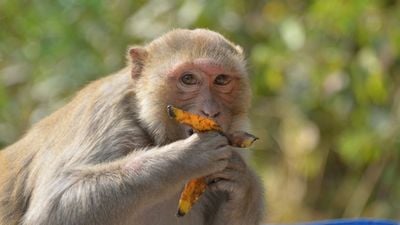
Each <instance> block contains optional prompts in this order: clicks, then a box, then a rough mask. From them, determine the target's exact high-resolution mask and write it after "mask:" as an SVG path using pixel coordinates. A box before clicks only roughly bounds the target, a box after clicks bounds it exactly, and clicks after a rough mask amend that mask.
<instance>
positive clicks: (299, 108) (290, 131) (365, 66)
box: [0, 0, 400, 222]
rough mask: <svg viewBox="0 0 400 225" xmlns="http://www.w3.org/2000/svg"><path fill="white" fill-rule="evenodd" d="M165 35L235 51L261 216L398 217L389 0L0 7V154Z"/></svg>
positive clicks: (0, 3) (397, 39)
mask: <svg viewBox="0 0 400 225" xmlns="http://www.w3.org/2000/svg"><path fill="white" fill-rule="evenodd" d="M174 27H188V28H195V27H207V28H210V29H212V30H216V31H218V32H221V33H222V34H224V35H225V36H227V37H228V38H229V39H231V40H233V41H235V42H236V43H238V44H240V45H242V46H243V47H244V48H245V50H246V53H247V55H248V67H249V70H250V72H251V79H252V86H253V91H254V99H253V100H254V101H253V108H252V113H251V116H252V121H253V127H254V133H256V134H257V135H258V136H260V138H261V139H260V141H259V142H258V143H257V144H256V146H255V147H254V151H253V152H254V154H253V157H252V159H253V162H254V163H253V166H254V167H256V168H257V170H258V172H259V173H260V175H261V176H262V178H263V180H264V183H265V186H266V194H267V196H268V197H267V200H268V217H269V218H268V221H270V222H293V221H305V220H314V219H327V218H339V217H359V216H363V217H386V218H393V219H400V204H399V202H400V179H399V178H400V163H399V157H400V130H399V129H400V128H399V124H400V123H399V120H400V76H399V73H400V58H399V57H400V29H399V27H400V4H399V3H398V2H397V1H393V0H382V1H378V0H370V1H368V0H354V1H343V0H331V1H322V0H320V1H300V0H285V1H282V0H269V1H261V0H250V1H246V0H238V1H226V0H214V1H211V0H209V1H207V0H198V1H179V0H174V1H163V0H150V1H143V0H142V1H122V0H116V1H94V0H88V1H78V0H57V1H52V0H40V1H39V0H30V1H28V0H27V1H22V0H17V1H7V0H0V109H1V110H0V147H4V146H6V145H8V144H10V143H12V142H14V141H16V140H17V139H18V138H19V137H21V135H23V133H24V132H25V131H26V130H27V129H28V128H29V127H30V126H31V124H32V123H34V122H36V121H38V120H39V119H41V118H43V117H44V116H45V115H48V114H49V113H51V112H52V111H54V110H55V109H57V108H59V107H60V106H62V105H63V104H65V102H67V101H68V100H69V99H70V98H71V97H72V96H73V93H74V92H76V91H77V90H78V89H80V88H81V87H82V86H84V85H85V84H87V83H88V82H90V81H92V80H94V79H97V78H99V77H101V76H103V75H106V74H109V73H111V72H113V71H116V70H118V69H120V68H121V67H123V66H124V64H125V52H126V49H127V46H129V45H132V44H140V43H143V42H146V41H149V40H151V39H152V38H154V37H157V36H158V35H160V34H162V33H164V32H166V31H168V30H170V29H172V28H174Z"/></svg>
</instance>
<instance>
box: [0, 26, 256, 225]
mask: <svg viewBox="0 0 400 225" xmlns="http://www.w3.org/2000/svg"><path fill="white" fill-rule="evenodd" d="M250 97H251V96H250V88H249V81H248V74H247V72H246V68H245V60H244V56H243V53H242V49H241V48H240V47H239V46H237V45H234V44H233V43H232V42H230V41H228V40H227V39H225V38H224V37H223V36H222V35H220V34H218V33H215V32H213V31H209V30H205V29H196V30H184V29H177V30H173V31H171V32H169V33H167V34H165V35H163V36H161V37H160V38H158V39H155V40H154V41H152V42H150V43H148V44H147V45H145V46H135V47H131V48H130V49H129V52H128V65H127V67H126V68H124V69H122V70H121V71H119V72H117V73H115V74H113V75H110V76H107V77H105V78H102V79H100V80H97V81H94V82H93V83H91V84H89V85H88V86H87V87H85V88H84V89H82V90H81V91H80V92H79V93H78V94H77V95H76V97H75V98H74V99H73V100H72V101H71V102H70V103H68V104H67V105H65V106H64V107H62V108H61V109H59V110H58V111H56V112H55V113H53V114H51V115H50V116H48V117H47V118H45V119H43V120H42V121H40V122H39V123H37V124H36V125H34V126H33V127H32V128H31V129H30V131H29V132H28V133H27V134H26V135H25V136H24V137H23V138H22V139H21V140H19V141H18V142H16V143H15V144H13V145H11V146H9V147H7V148H6V149H5V150H3V151H0V169H1V173H0V224H1V225H16V224H20V225H123V224H140V225H146V224H149V225H150V224H151V225H157V224H166V225H173V224H191V225H195V224H198V225H200V224H203V225H204V224H210V225H223V224H230V225H235V224H243V225H252V224H259V222H260V220H261V218H262V216H263V211H264V208H263V200H262V199H263V197H262V187H261V185H260V182H259V180H258V178H257V176H256V175H255V174H254V173H253V172H252V171H251V170H250V169H249V167H248V166H247V165H246V163H245V161H244V160H243V157H242V156H241V155H240V154H239V153H238V152H239V151H245V150H238V151H237V150H236V149H235V148H234V147H232V146H229V145H228V141H227V139H226V137H224V136H222V135H220V134H219V133H217V132H206V133H193V132H192V131H191V130H190V129H189V128H188V127H185V126H184V125H180V124H178V123H177V122H176V121H174V120H171V119H170V118H168V115H167V113H166V107H167V105H174V106H176V107H179V108H182V109H184V110H186V111H190V112H193V113H197V114H201V115H204V116H207V117H210V118H212V119H214V120H215V121H217V122H218V123H219V124H220V125H221V127H222V128H223V130H224V131H226V132H230V131H237V130H246V129H247V128H248V116H247V111H248V108H249V104H250ZM203 176H206V177H207V179H208V183H209V185H208V188H207V191H206V193H205V194H204V195H203V196H202V198H201V199H200V200H199V202H198V203H197V204H196V205H195V206H194V207H193V209H192V210H191V211H190V212H189V213H188V214H187V215H186V216H185V217H182V218H178V217H176V216H175V214H176V209H177V204H178V200H179V196H180V192H181V191H182V188H183V186H184V184H185V183H186V182H187V181H188V180H190V179H195V178H199V177H203Z"/></svg>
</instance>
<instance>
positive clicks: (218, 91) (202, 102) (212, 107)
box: [168, 58, 240, 130]
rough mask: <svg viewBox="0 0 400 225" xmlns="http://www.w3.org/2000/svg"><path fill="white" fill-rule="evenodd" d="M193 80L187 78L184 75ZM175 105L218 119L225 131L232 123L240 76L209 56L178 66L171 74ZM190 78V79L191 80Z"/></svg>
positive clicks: (169, 78) (170, 80)
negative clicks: (232, 112)
mask: <svg viewBox="0 0 400 225" xmlns="http://www.w3.org/2000/svg"><path fill="white" fill-rule="evenodd" d="M185 75H186V76H189V78H190V79H184V76H185ZM168 80H169V82H170V87H171V89H174V90H175V91H173V92H172V93H175V94H174V95H173V96H171V98H170V99H171V101H173V102H171V104H173V105H175V106H177V107H180V108H182V109H184V110H187V111H190V112H192V113H196V114H199V115H203V116H207V117H210V118H212V119H214V120H216V121H217V122H218V123H219V124H220V125H221V126H222V128H223V129H224V130H225V129H227V127H228V126H229V124H230V122H231V117H232V115H231V107H232V103H233V101H234V100H235V99H236V94H237V91H236V90H237V86H238V85H239V81H240V76H239V74H238V73H237V72H236V71H231V70H227V69H226V67H224V66H223V65H221V64H217V63H215V61H214V60H212V59H208V58H199V59H195V60H193V61H190V62H184V63H180V64H177V65H175V66H174V67H173V68H172V69H171V71H170V72H169V73H168ZM187 81H189V82H187Z"/></svg>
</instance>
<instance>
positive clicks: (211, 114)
mask: <svg viewBox="0 0 400 225" xmlns="http://www.w3.org/2000/svg"><path fill="white" fill-rule="evenodd" d="M201 113H202V114H203V115H205V116H207V117H209V118H217V117H218V116H219V115H220V114H221V112H206V111H204V110H201Z"/></svg>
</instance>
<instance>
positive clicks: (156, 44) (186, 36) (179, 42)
mask: <svg viewBox="0 0 400 225" xmlns="http://www.w3.org/2000/svg"><path fill="white" fill-rule="evenodd" d="M146 48H148V49H149V50H150V52H157V53H160V52H169V53H173V52H186V53H188V55H193V56H202V57H205V56H208V57H212V58H220V57H221V56H225V57H228V56H235V57H238V58H242V57H243V56H242V48H241V47H240V46H237V45H235V44H234V43H232V42H231V41H229V40H227V39H226V38H225V37H224V36H222V35H221V34H219V33H216V32H213V31H210V30H206V29H196V30H185V29H177V30H173V31H170V32H168V33H166V34H164V35H163V36H161V37H159V38H157V39H155V40H154V41H152V42H150V43H149V44H148V45H147V46H146Z"/></svg>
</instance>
